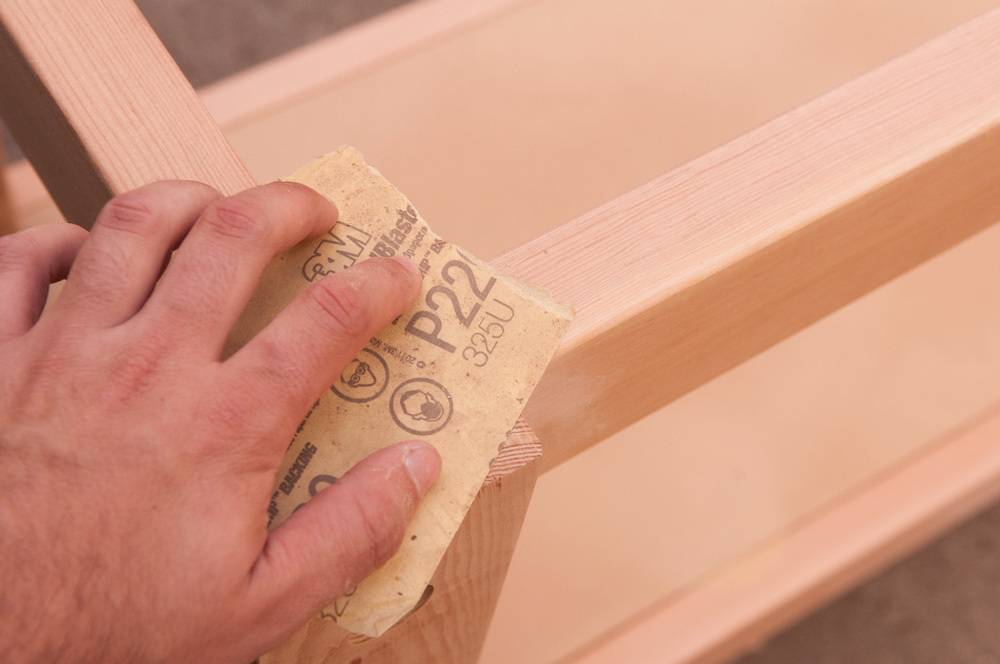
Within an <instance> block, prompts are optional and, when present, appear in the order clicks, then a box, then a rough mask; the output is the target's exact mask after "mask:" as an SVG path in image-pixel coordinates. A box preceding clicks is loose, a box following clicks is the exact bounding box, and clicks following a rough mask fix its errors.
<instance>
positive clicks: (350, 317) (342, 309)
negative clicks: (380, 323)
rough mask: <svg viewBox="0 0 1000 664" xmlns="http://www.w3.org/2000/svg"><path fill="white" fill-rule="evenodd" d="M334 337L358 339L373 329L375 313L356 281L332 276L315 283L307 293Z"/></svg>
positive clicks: (326, 327)
mask: <svg viewBox="0 0 1000 664" xmlns="http://www.w3.org/2000/svg"><path fill="white" fill-rule="evenodd" d="M306 293H307V294H308V297H309V298H310V300H311V301H312V303H313V304H314V305H315V307H316V309H317V313H318V314H319V316H320V317H321V318H322V319H323V326H324V328H325V329H326V330H327V331H328V332H329V333H331V334H335V335H341V336H346V337H358V336H362V335H364V334H366V333H367V332H368V330H369V329H370V327H371V323H372V314H371V311H370V310H369V307H368V306H367V302H366V300H365V298H364V297H363V295H362V294H361V293H360V292H359V291H358V289H357V288H356V285H355V284H354V283H353V282H350V281H347V280H345V279H338V278H337V277H332V278H328V279H323V280H321V281H318V282H316V283H315V284H313V285H312V286H310V287H309V289H308V290H307V291H306Z"/></svg>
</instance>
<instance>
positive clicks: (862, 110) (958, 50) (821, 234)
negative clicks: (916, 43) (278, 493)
mask: <svg viewBox="0 0 1000 664" xmlns="http://www.w3.org/2000/svg"><path fill="white" fill-rule="evenodd" d="M998 63H1000V11H995V12H993V13H990V14H987V15H985V16H983V17H981V18H979V19H976V20H975V21H973V22H971V23H969V24H967V25H965V26H962V27H961V28H958V29H956V30H954V31H952V32H950V33H948V34H947V35H946V36H944V37H941V38H939V39H936V40H934V41H933V42H931V43H929V44H927V45H925V46H923V47H921V48H919V49H918V50H916V51H914V52H912V53H910V54H907V55H906V56H904V57H902V58H899V59H897V60H895V61H894V62H892V63H890V64H888V65H886V66H884V67H882V68H880V69H878V70H876V71H874V72H872V73H871V74H868V75H866V76H864V77H862V78H860V79H858V80H856V81H854V82H852V83H850V84H848V85H846V86H844V87H842V88H840V89H838V90H836V91H834V92H832V93H830V94H828V95H826V96H824V97H822V98H820V99H819V100H817V101H815V102H812V103H810V104H807V105H806V106H804V107H802V108H800V109H797V110H795V111H793V112H791V113H789V114H787V115H785V116H782V117H781V118H778V119H776V120H774V121H773V122H770V123H768V124H767V125H765V126H763V127H761V128H760V129H758V130H756V131H753V132H751V133H749V134H747V135H745V136H743V137H742V138H740V139H738V140H735V141H733V142H731V143H729V144H727V145H725V146H723V147H721V148H719V149H717V150H715V151H713V152H711V153H709V154H708V155H706V156H704V157H702V158H700V159H697V160H695V161H694V162H692V163H690V164H688V165H686V166H684V167H682V168H679V169H677V170H676V171H674V172H672V173H670V174H668V175H666V176H664V177H662V178H659V179H657V180H655V181H653V182H651V183H649V184H648V185H646V186H643V187H640V188H638V189H636V190H634V191H632V192H630V193H628V194H626V195H625V196H623V197H621V198H619V199H617V200H615V201H612V202H610V203H608V204H607V205H604V206H602V207H600V208H598V209H596V210H594V211H593V212H591V213H589V214H586V215H584V216H583V217H581V218H580V219H577V220H576V221H573V222H571V223H568V224H565V225H563V226H560V227H559V228H557V229H555V230H553V231H551V232H549V233H547V234H545V235H544V236H542V237H540V238H538V239H537V240H535V241H533V242H529V243H528V244H526V245H523V246H521V247H518V248H517V249H514V250H513V251H511V252H509V253H507V254H506V255H504V256H503V257H502V258H501V259H500V260H499V265H500V266H501V268H502V269H505V270H507V271H508V272H510V273H511V274H513V275H514V276H516V277H518V278H521V279H524V280H526V281H528V282H531V283H535V284H538V285H540V286H542V287H543V288H546V289H548V290H549V291H551V293H552V294H553V295H554V296H555V298H556V299H557V300H560V301H562V302H565V303H568V304H570V305H572V306H573V307H574V308H575V310H576V320H575V322H574V324H573V326H572V327H571V328H570V331H569V333H568V334H567V338H566V339H565V342H564V345H563V347H562V348H561V350H560V352H559V353H558V354H557V356H556V358H555V360H554V361H553V363H552V366H551V367H550V368H549V370H548V372H547V373H546V375H545V377H544V378H543V380H542V382H541V384H540V385H539V386H538V389H537V390H536V392H535V395H534V396H533V397H532V399H531V401H530V402H529V404H528V408H527V411H526V413H525V417H526V419H527V420H528V422H529V423H530V424H531V425H532V426H533V427H535V429H536V430H537V431H538V434H539V437H540V438H541V439H542V440H545V441H549V442H548V444H549V447H548V449H547V450H546V456H545V460H544V466H545V467H551V466H552V465H553V464H558V463H560V462H562V461H564V460H565V459H567V458H570V457H572V456H573V455H574V454H577V453H578V452H580V451H581V450H583V449H585V448H587V447H588V446H590V445H593V444H594V443H597V442H599V441H601V440H603V439H604V438H606V437H607V436H609V435H610V434H612V433H614V432H616V431H618V430H619V429H621V428H623V427H624V426H626V425H628V424H630V423H632V422H634V421H636V420H638V419H639V418H641V417H643V416H645V415H648V414H649V413H651V412H653V411H654V410H656V409H657V408H659V407H661V406H663V405H664V404H666V403H669V402H670V401H672V400H674V399H676V398H677V397H679V396H681V395H683V394H685V393H687V392H689V391H690V390H692V389H694V388H695V387H697V386H699V385H701V384H703V383H705V382H706V381H708V380H710V379H712V378H714V377H715V376H718V375H719V374H721V373H722V372H724V371H726V370H728V369H730V368H732V367H734V366H736V365H737V364H739V363H741V362H743V361H745V360H746V359H748V358H750V357H752V356H753V355H755V354H757V353H759V352H761V351H762V350H764V349H766V348H768V347H769V346H771V345H773V344H775V343H777V342H779V341H781V340H782V339H784V338H786V337H788V336H789V335H790V334H792V333H794V332H796V331H798V330H800V329H802V328H803V327H805V326H807V325H809V324H811V323H813V322H815V321H816V320H818V319H820V318H821V317H823V316H825V315H826V314H828V313H830V312H831V311H834V310H835V309H837V308H839V307H841V306H843V305H845V304H847V303H849V302H850V301H851V300H853V299H855V298H857V297H859V296H860V295H862V294H864V293H866V292H868V291H870V290H871V289H873V288H875V287H877V286H879V285H881V284H883V283H885V282H886V281H888V280H890V279H892V278H894V277H896V276H898V275H900V274H902V273H903V272H905V271H907V270H908V269H910V268H912V267H913V266H915V265H917V264H919V263H920V262H922V261H924V260H926V259H928V258H930V257H932V256H934V255H935V254H936V253H938V252H941V251H943V250H944V249H947V248H948V247H951V246H953V245H954V244H955V243H957V242H959V241H960V240H962V239H964V238H966V237H969V236H970V235H972V234H974V233H976V232H977V231H980V230H982V229H984V228H986V227H987V226H988V225H990V224H992V223H994V222H995V221H997V219H998V218H1000V187H997V180H996V173H998V172H1000V127H998V126H997V125H998V122H1000V65H998Z"/></svg>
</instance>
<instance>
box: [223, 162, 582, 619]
mask: <svg viewBox="0 0 1000 664" xmlns="http://www.w3.org/2000/svg"><path fill="white" fill-rule="evenodd" d="M288 179H289V180H293V181H296V182H300V183H302V184H305V185H308V186H310V187H312V188H313V189H316V190H317V191H319V192H320V193H322V194H323V195H325V196H326V197H327V198H329V199H330V200H332V201H333V202H334V203H335V204H336V205H337V208H338V209H339V211H340V217H339V219H340V220H339V222H338V223H337V225H336V226H335V227H334V228H333V229H332V230H331V231H330V232H329V233H328V234H327V235H325V236H324V237H322V238H320V239H317V240H313V241H310V242H308V243H305V244H302V245H300V246H299V247H297V248H296V249H293V250H292V251H291V252H289V253H287V254H285V255H283V256H281V257H279V258H277V259H275V261H274V262H272V264H271V265H270V266H269V267H268V270H267V274H265V276H264V279H263V280H262V284H261V287H260V289H259V290H258V292H257V293H256V295H255V297H254V299H253V300H252V302H251V303H250V305H249V306H248V308H247V310H246V312H245V313H244V315H243V318H242V320H241V323H240V325H239V326H238V327H237V331H236V332H235V333H234V336H233V338H232V339H231V340H230V341H231V346H232V347H236V346H239V345H242V343H244V342H245V341H246V340H248V339H249V338H250V337H251V336H252V335H253V334H255V333H256V332H258V331H259V330H260V329H261V328H263V326H264V325H266V323H267V322H268V321H270V320H271V319H272V318H273V317H274V316H275V315H276V314H277V313H278V312H279V311H280V310H281V309H282V308H283V307H284V306H285V305H286V304H287V303H289V302H290V301H291V299H292V298H293V297H294V296H295V295H296V294H297V293H298V292H299V291H301V290H302V289H303V288H305V287H307V286H308V285H309V284H310V283H311V282H314V281H316V280H317V279H320V278H322V277H324V276H325V275H328V274H331V273H334V272H339V271H341V270H346V269H347V268H349V267H351V266H352V265H354V264H355V263H357V262H359V261H363V260H365V259H366V258H369V257H372V256H393V255H405V256H408V257H409V258H411V259H412V260H413V261H414V262H415V263H416V264H417V265H418V267H419V269H420V272H421V274H422V276H423V286H422V290H421V293H420V296H419V297H418V299H417V304H416V305H415V306H414V307H413V308H412V309H411V310H410V311H408V312H406V313H405V314H403V315H402V316H400V317H399V318H397V319H396V320H395V321H394V322H393V324H392V325H390V326H389V327H387V328H386V329H384V330H382V331H381V332H380V333H379V334H378V335H377V336H375V337H373V338H372V339H371V340H370V342H369V344H368V345H367V347H366V348H364V350H362V351H361V353H359V354H358V356H357V357H356V358H355V359H354V360H353V361H352V362H351V363H349V364H348V366H347V367H345V369H344V370H343V372H342V374H341V376H340V378H339V380H337V381H336V382H335V383H334V384H333V385H332V386H331V387H330V389H329V390H327V391H326V392H325V393H324V394H323V395H322V396H321V397H320V399H319V400H318V401H317V402H316V404H315V406H314V407H313V409H312V410H311V411H310V413H309V415H308V416H307V417H306V419H305V420H304V421H303V423H302V425H301V426H300V427H299V431H298V433H297V434H296V436H295V438H294V439H293V441H292V442H291V445H290V447H289V449H288V453H287V454H286V456H285V459H284V462H283V464H282V467H281V470H280V471H279V474H278V478H277V482H276V486H275V490H274V494H273V496H272V499H271V502H270V506H269V509H268V514H269V518H270V523H271V526H272V527H276V526H278V525H280V524H281V523H282V522H283V521H284V520H285V519H286V518H288V516H289V515H291V513H292V512H293V511H294V510H295V508H296V507H298V506H299V505H302V504H303V503H304V502H306V501H308V500H309V499H310V498H311V497H312V496H314V495H315V494H316V493H317V492H318V491H321V490H322V489H323V488H325V487H327V486H329V485H330V484H332V483H333V482H335V481H336V478H337V477H340V476H341V475H342V474H343V473H344V472H346V471H347V470H348V469H349V468H350V467H351V466H353V465H354V464H355V463H357V462H358V461H360V460H361V459H362V458H364V457H365V456H367V455H368V454H370V453H371V452H373V451H375V450H377V449H380V448H382V447H385V446H386V445H389V444H392V443H395V442H399V441H401V440H407V439H413V438H420V439H423V440H426V441H428V442H429V443H431V444H433V445H434V446H435V447H436V448H437V449H438V450H439V452H440V453H441V457H442V461H443V465H442V470H441V476H440V478H439V480H438V482H437V484H436V485H435V486H434V488H433V489H432V490H431V492H430V493H429V494H428V496H427V497H426V498H425V500H424V501H423V503H422V504H421V506H420V507H419V509H418V511H417V514H416V516H415V518H414V520H413V522H412V524H411V526H410V528H409V529H408V531H407V533H406V536H405V537H404V539H403V544H402V547H401V549H400V551H399V552H398V553H397V555H396V556H395V557H394V558H392V559H391V560H390V561H389V562H388V563H387V564H386V565H384V566H383V567H381V568H380V569H379V570H377V571H376V572H375V573H373V574H372V575H371V576H369V577H368V578H367V579H365V580H364V581H363V582H361V583H360V584H359V585H358V587H357V588H356V589H355V590H354V591H353V592H351V593H350V594H349V595H347V596H345V597H341V598H339V599H338V600H337V601H336V602H335V603H334V604H333V605H332V606H330V607H328V608H327V609H326V610H325V611H324V615H326V616H328V617H331V618H333V619H335V620H336V621H337V623H338V624H339V625H340V626H342V627H344V628H346V629H348V630H350V631H353V632H357V633H360V634H365V635H368V636H378V635H379V634H381V633H383V632H384V631H385V630H387V629H388V628H389V627H391V626H392V625H394V624H395V623H396V622H397V621H398V620H399V619H401V618H402V617H403V616H405V615H406V614H407V613H408V612H409V611H410V610H411V609H412V608H413V607H414V606H415V605H416V604H417V602H418V601H419V600H420V597H421V595H422V594H423V593H424V590H425V588H426V587H427V583H428V581H429V580H430V579H431V576H432V575H433V574H434V570H435V569H436V567H437V565H438V562H439V561H440V560H441V557H442V556H443V554H444V552H445V550H446V549H447V548H448V545H449V543H450V542H451V539H452V537H453V536H454V535H455V532H456V531H457V530H458V527H459V525H460V523H461V521H462V519H463V517H464V516H465V513H466V511H467V510H468V509H469V507H470V505H471V504H472V501H473V500H474V498H475V497H476V494H477V493H478V491H479V488H480V486H481V485H482V483H483V480H484V478H485V477H486V475H487V473H488V472H489V468H490V463H491V461H492V460H493V459H494V457H496V455H497V450H498V448H499V446H500V445H501V444H502V443H503V441H504V440H505V439H506V437H507V433H508V432H509V431H510V430H511V429H512V428H513V427H514V423H515V421H516V420H517V418H518V416H519V414H520V412H521V410H522V409H523V408H524V404H525V403H526V401H527V399H528V396H529V395H530V394H531V391H532V389H533V388H534V386H535V384H536V383H537V382H538V380H539V379H540V378H541V375H542V372H543V371H544V369H545V366H546V364H547V363H548V362H549V360H550V359H551V357H552V355H553V353H554V351H555V349H556V346H557V345H558V343H559V339H560V337H561V336H562V334H563V332H564V331H565V329H566V327H567V325H568V324H569V320H570V317H571V316H570V312H569V311H568V310H567V309H566V308H565V307H562V306H559V305H557V304H555V303H554V302H552V301H551V300H550V299H548V298H547V297H546V296H545V295H544V294H541V293H540V292H537V291H535V290H533V289H530V288H528V287H526V286H524V285H521V284H518V283H517V282H515V281H513V280H511V279H509V278H506V277H504V276H502V275H500V274H497V273H496V272H495V271H494V270H493V269H492V268H491V267H490V266H489V265H487V264H486V263H484V262H482V261H480V260H479V259H477V258H475V257H474V256H472V255H470V254H469V253H467V252H465V251H463V250H461V249H460V248H458V247H456V246H454V245H452V244H450V243H448V242H447V241H445V240H443V239H441V238H439V237H438V236H437V235H436V234H435V233H434V231H432V230H431V229H430V227H429V226H428V225H427V222H425V221H424V219H423V218H422V217H421V216H420V214H419V213H418V212H417V210H416V209H415V208H414V206H413V205H412V204H411V203H410V201H409V200H407V198H406V197H405V196H404V195H403V194H402V193H400V192H399V191H398V190H397V189H396V188H395V187H394V186H393V185H392V184H391V183H389V182H388V181H387V180H386V179H385V178H384V177H382V176H381V175H380V174H379V173H378V171H376V170H375V169H374V168H372V167H370V166H368V165H367V164H366V163H365V161H364V159H363V157H362V156H361V154H360V153H359V152H358V151H357V150H355V149H353V148H348V147H344V148H340V149H339V150H337V151H336V152H334V153H332V154H329V155H327V156H325V157H322V158H320V159H318V160H317V161H315V162H313V163H311V164H308V165H306V166H304V167H303V168H301V169H300V170H298V171H297V172H295V173H294V174H293V175H292V176H290V177H289V178H288ZM470 223H474V220H470Z"/></svg>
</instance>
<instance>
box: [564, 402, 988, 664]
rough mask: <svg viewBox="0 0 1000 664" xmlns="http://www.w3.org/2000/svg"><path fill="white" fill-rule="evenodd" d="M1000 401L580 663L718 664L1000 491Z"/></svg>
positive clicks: (590, 651)
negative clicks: (925, 449) (926, 448)
mask: <svg viewBox="0 0 1000 664" xmlns="http://www.w3.org/2000/svg"><path fill="white" fill-rule="evenodd" d="M998 440H1000V406H998V407H994V408H993V409H991V410H990V411H989V412H987V413H985V414H983V415H981V416H980V417H978V418H976V419H975V420H974V421H973V422H970V423H967V424H966V425H964V426H963V427H961V428H959V429H958V430H957V431H956V432H954V433H953V434H952V435H950V436H948V437H946V438H945V439H944V440H941V441H938V443H937V444H935V445H933V446H932V448H931V449H929V450H927V451H925V452H923V453H922V454H919V455H917V456H915V457H914V458H913V459H910V460H909V461H908V462H907V463H904V464H902V465H901V467H899V468H895V469H893V470H892V471H890V472H888V473H886V474H884V475H881V476H879V477H877V478H873V479H872V480H871V481H870V482H868V483H866V484H865V485H864V486H861V487H858V488H857V489H856V490H855V491H853V492H851V493H850V494H849V495H847V496H844V498H843V499H841V500H840V501H838V502H837V503H836V504H834V505H831V506H830V508H829V509H828V510H826V513H825V514H823V515H820V516H819V517H818V518H815V519H811V520H809V521H808V522H804V523H800V524H795V525H793V526H792V528H790V529H789V531H787V532H784V533H782V534H780V536H778V537H776V538H774V539H773V540H772V541H771V542H769V543H768V544H767V545H765V546H763V547H761V548H760V549H758V550H757V551H755V552H753V553H752V554H750V555H747V556H745V557H743V558H741V559H740V560H738V561H735V562H734V563H733V564H731V565H729V566H727V567H726V568H725V569H723V570H720V571H719V572H717V573H715V574H713V575H711V576H709V577H707V578H706V579H704V580H702V581H700V582H699V583H697V584H695V585H693V586H692V587H690V588H688V589H685V590H684V591H682V592H679V593H677V595H675V596H671V597H668V598H665V599H664V601H663V602H661V603H660V604H658V605H656V606H653V607H650V608H649V609H647V610H646V611H644V612H643V613H642V614H640V615H639V616H638V617H637V619H636V620H635V621H633V622H632V624H629V625H623V626H622V627H621V628H620V629H618V630H615V631H614V632H611V633H609V634H608V635H606V636H605V638H604V639H602V640H601V641H599V642H597V643H594V644H592V645H591V646H590V647H589V648H586V649H585V651H584V652H581V653H580V654H579V657H572V658H570V659H572V661H574V662H576V664H603V663H605V662H629V663H630V664H642V663H643V662H649V663H650V664H653V663H655V664H722V663H723V662H727V661H729V660H730V659H731V658H733V657H736V656H738V655H741V654H743V653H745V652H747V651H748V650H751V649H752V648H754V647H755V646H757V645H759V644H760V643H762V642H763V641H764V640H766V639H767V638H768V637H769V636H771V635H773V634H774V633H776V632H777V631H778V630H780V629H782V628H783V627H786V626H787V625H789V624H790V623H792V622H794V621H795V620H797V619H799V618H801V617H802V616H803V615H805V614H806V613H808V612H809V611H811V610H813V609H815V608H816V607H818V606H820V605H821V604H823V603H824V602H826V601H828V600H830V599H831V598H833V597H834V596H836V595H837V594H838V593H840V592H842V591H844V590H845V589H847V588H849V587H852V586H854V585H856V584H858V583H860V582H862V581H864V580H865V579H866V578H868V577H870V576H872V575H873V574H875V573H877V572H879V571H880V570H882V569H885V568H886V567H887V566H888V565H890V564H891V563H893V562H895V561H897V560H898V559H900V558H901V557H903V556H905V555H907V554H909V553H911V552H913V551H914V550H916V549H918V548H920V547H921V546H923V545H924V544H926V543H927V542H928V541H930V540H931V539H932V538H934V537H935V536H937V535H938V534H939V533H941V532H942V531H943V530H945V529H947V528H949V527H951V526H953V525H955V524H957V523H959V522H961V521H963V520H964V519H966V518H968V517H969V516H971V515H972V514H974V513H975V512H977V511H978V510H980V509H982V508H983V507H985V506H987V505H989V504H992V503H993V502H994V501H996V500H997V499H998V498H1000V445H998V444H997V441H998Z"/></svg>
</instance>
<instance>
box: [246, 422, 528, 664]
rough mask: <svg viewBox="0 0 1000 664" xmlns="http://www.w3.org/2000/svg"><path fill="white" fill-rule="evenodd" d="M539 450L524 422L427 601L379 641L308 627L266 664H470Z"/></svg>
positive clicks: (329, 627)
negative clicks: (432, 663)
mask: <svg viewBox="0 0 1000 664" xmlns="http://www.w3.org/2000/svg"><path fill="white" fill-rule="evenodd" d="M541 450H542V448H541V445H540V444H539V442H538V439H537V438H535V436H534V434H533V433H532V432H531V430H530V429H529V428H528V427H527V426H525V425H524V424H523V422H519V423H518V424H517V425H516V426H515V428H514V430H513V431H512V432H511V435H510V437H509V438H508V439H507V441H506V442H505V443H504V445H503V447H502V449H501V451H500V455H499V456H498V457H497V459H496V460H495V461H494V464H493V466H492V468H491V471H490V475H489V477H488V478H487V480H486V483H485V485H484V486H483V488H482V490H481V491H480V492H479V495H478V496H477V497H476V500H475V502H474V503H473V504H472V508H471V509H470V510H469V513H468V515H466V517H465V521H464V522H463V523H462V526H461V528H460V529H459V531H458V533H457V534H456V536H455V539H454V540H453V541H452V543H451V546H450V547H449V548H448V551H447V552H446V553H445V556H444V559H443V560H442V561H441V565H440V566H439V567H438V570H437V572H436V573H435V575H434V577H433V579H432V580H431V585H430V587H429V588H428V594H427V595H425V597H427V599H426V601H425V602H424V603H423V604H422V605H421V606H420V607H419V608H418V609H417V610H416V611H414V612H413V613H411V614H410V615H409V616H408V617H407V618H404V619H403V621H402V622H400V623H399V624H398V625H396V626H395V627H393V628H392V629H390V630H389V631H388V632H386V633H385V634H383V635H382V636H381V637H379V638H377V639H370V638H367V637H364V636H358V635H354V634H350V633H348V632H345V631H344V630H342V629H340V628H339V627H337V625H336V623H334V622H333V620H332V617H331V616H328V615H325V614H324V615H320V616H317V617H316V618H313V619H312V620H310V621H309V622H308V623H307V624H306V625H305V626H304V627H303V628H302V629H300V630H299V631H298V632H297V633H296V634H295V636H293V637H292V638H291V639H290V640H289V641H288V642H287V643H286V644H284V645H283V646H282V647H281V648H279V649H277V650H275V651H273V652H271V653H269V654H267V655H265V656H263V657H261V658H260V662H261V664H356V663H357V662H364V663H365V664H424V663H425V662H434V663H435V664H472V663H473V662H475V661H476V660H477V659H478V657H479V652H480V650H481V649H482V647H483V640H484V639H485V638H486V630H487V628H488V627H489V624H490V619H491V618H492V616H493V610H494V608H495V607H496V602H497V598H498V597H499V595H500V587H501V585H502V584H503V579H504V577H505V576H506V574H507V568H508V566H509V565H510V558H511V555H512V554H513V553H514V546H515V544H516V543H517V538H518V534H519V533H520V531H521V523H522V522H523V520H524V514H525V512H526V511H527V509H528V502H529V501H530V500H531V493H532V490H533V489H534V486H535V477H536V471H537V466H538V464H537V461H538V459H539V457H540V456H541Z"/></svg>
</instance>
